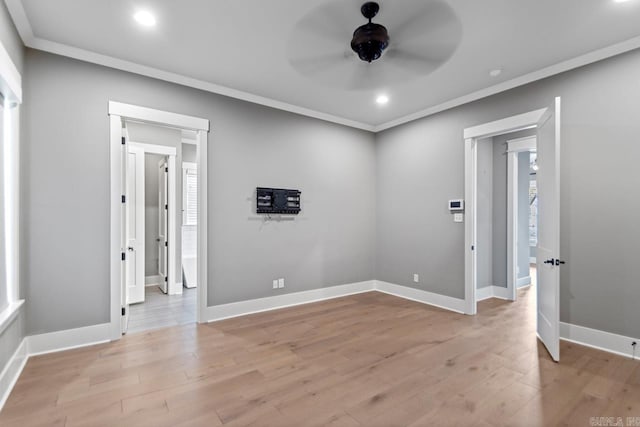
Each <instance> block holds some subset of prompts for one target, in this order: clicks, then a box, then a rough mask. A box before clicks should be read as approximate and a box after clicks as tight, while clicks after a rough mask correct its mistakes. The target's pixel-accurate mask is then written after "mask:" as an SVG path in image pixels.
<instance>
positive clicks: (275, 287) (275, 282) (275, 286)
mask: <svg viewBox="0 0 640 427" xmlns="http://www.w3.org/2000/svg"><path fill="white" fill-rule="evenodd" d="M273 289H278V279H275V280H274V281H273Z"/></svg>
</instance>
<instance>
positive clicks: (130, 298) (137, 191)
mask: <svg viewBox="0 0 640 427" xmlns="http://www.w3.org/2000/svg"><path fill="white" fill-rule="evenodd" d="M126 182H127V192H126V202H127V203H126V222H127V224H126V233H127V256H126V266H125V268H126V270H127V273H126V284H127V285H126V295H127V304H134V303H139V302H144V151H143V150H142V149H140V148H138V147H133V146H129V147H128V150H127V177H126Z"/></svg>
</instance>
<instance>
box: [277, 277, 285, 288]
mask: <svg viewBox="0 0 640 427" xmlns="http://www.w3.org/2000/svg"><path fill="white" fill-rule="evenodd" d="M278 287H279V288H284V279H278Z"/></svg>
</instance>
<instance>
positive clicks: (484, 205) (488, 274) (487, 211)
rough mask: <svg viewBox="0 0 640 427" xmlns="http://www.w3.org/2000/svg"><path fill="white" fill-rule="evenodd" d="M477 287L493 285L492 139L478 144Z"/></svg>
mask: <svg viewBox="0 0 640 427" xmlns="http://www.w3.org/2000/svg"><path fill="white" fill-rule="evenodd" d="M477 188H478V206H477V211H478V217H477V223H478V230H477V237H476V238H477V241H476V243H477V246H478V256H477V274H478V277H477V282H476V286H477V288H478V289H480V288H485V287H487V286H493V139H492V138H488V139H484V140H481V141H479V144H478V182H477ZM462 226H463V225H462Z"/></svg>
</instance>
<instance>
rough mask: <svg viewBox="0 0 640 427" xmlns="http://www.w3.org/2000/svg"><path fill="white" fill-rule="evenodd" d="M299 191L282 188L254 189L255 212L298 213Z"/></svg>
mask: <svg viewBox="0 0 640 427" xmlns="http://www.w3.org/2000/svg"><path fill="white" fill-rule="evenodd" d="M300 194H301V193H300V191H298V190H285V189H283V188H264V187H258V188H256V198H257V200H256V212H257V213H259V214H289V215H297V214H298V213H300Z"/></svg>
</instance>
